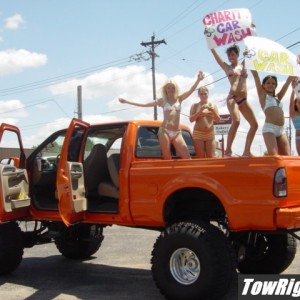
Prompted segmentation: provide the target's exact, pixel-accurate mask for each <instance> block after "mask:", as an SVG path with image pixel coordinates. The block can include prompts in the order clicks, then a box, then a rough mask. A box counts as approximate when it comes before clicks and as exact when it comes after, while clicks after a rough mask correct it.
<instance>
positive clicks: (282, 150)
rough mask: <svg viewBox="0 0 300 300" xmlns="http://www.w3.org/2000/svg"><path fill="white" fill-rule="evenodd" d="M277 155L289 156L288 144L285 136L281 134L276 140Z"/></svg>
mask: <svg viewBox="0 0 300 300" xmlns="http://www.w3.org/2000/svg"><path fill="white" fill-rule="evenodd" d="M277 144H278V154H279V155H291V149H290V144H289V141H288V138H287V136H286V135H285V134H282V135H281V136H280V137H278V138H277Z"/></svg>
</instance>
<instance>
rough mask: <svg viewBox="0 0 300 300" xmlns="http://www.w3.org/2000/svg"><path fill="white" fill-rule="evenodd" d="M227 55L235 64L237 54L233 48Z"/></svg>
mask: <svg viewBox="0 0 300 300" xmlns="http://www.w3.org/2000/svg"><path fill="white" fill-rule="evenodd" d="M227 57H228V61H230V62H231V63H232V64H237V62H238V58H239V55H238V54H237V53H236V52H235V51H234V50H231V51H228V52H227Z"/></svg>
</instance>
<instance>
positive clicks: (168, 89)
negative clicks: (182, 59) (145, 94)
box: [165, 83, 176, 96]
mask: <svg viewBox="0 0 300 300" xmlns="http://www.w3.org/2000/svg"><path fill="white" fill-rule="evenodd" d="M165 91H166V93H167V95H168V96H172V95H174V93H175V91H176V87H175V85H174V84H173V83H168V84H167V85H166V87H165Z"/></svg>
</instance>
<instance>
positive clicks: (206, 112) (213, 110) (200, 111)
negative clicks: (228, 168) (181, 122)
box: [190, 87, 220, 158]
mask: <svg viewBox="0 0 300 300" xmlns="http://www.w3.org/2000/svg"><path fill="white" fill-rule="evenodd" d="M198 96H199V98H200V102H198V103H194V104H193V105H192V106H191V110H190V122H191V123H193V122H195V125H194V130H193V142H194V147H195V151H196V155H197V157H199V158H203V157H214V156H215V152H216V141H215V131H214V121H215V122H220V115H219V112H218V108H217V107H216V106H215V105H214V104H212V103H211V102H209V101H208V89H207V88H206V87H200V88H199V89H198Z"/></svg>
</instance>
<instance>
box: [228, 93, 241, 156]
mask: <svg viewBox="0 0 300 300" xmlns="http://www.w3.org/2000/svg"><path fill="white" fill-rule="evenodd" d="M227 108H228V110H229V113H230V115H231V118H232V124H231V126H230V128H229V131H228V136H227V145H226V150H225V155H231V154H232V149H231V148H232V144H233V141H234V139H235V136H236V133H237V130H238V128H239V126H240V113H239V110H238V106H237V104H236V103H235V101H234V100H233V99H229V100H227Z"/></svg>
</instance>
